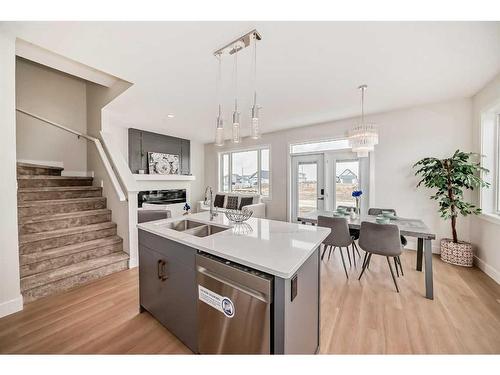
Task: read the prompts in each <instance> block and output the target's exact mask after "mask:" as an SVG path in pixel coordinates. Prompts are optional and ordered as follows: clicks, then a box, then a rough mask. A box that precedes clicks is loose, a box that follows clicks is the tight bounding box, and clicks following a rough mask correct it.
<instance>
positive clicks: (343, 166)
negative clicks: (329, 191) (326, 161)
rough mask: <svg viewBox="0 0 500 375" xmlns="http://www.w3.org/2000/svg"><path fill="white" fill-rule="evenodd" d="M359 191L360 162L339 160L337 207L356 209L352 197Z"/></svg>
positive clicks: (336, 179) (336, 169)
mask: <svg viewBox="0 0 500 375" xmlns="http://www.w3.org/2000/svg"><path fill="white" fill-rule="evenodd" d="M357 189H359V160H337V161H336V162H335V205H336V206H337V207H338V206H347V207H356V199H355V198H354V197H353V196H352V192H353V191H354V190H357Z"/></svg>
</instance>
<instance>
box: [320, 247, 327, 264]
mask: <svg viewBox="0 0 500 375" xmlns="http://www.w3.org/2000/svg"><path fill="white" fill-rule="evenodd" d="M327 248H328V246H326V245H325V246H324V247H323V254H321V260H323V258H324V257H325V253H326V249H327Z"/></svg>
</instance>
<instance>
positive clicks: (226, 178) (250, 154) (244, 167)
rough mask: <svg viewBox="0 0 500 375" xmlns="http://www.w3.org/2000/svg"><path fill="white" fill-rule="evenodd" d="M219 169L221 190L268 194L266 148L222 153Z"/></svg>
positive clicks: (267, 158) (268, 175)
mask: <svg viewBox="0 0 500 375" xmlns="http://www.w3.org/2000/svg"><path fill="white" fill-rule="evenodd" d="M219 171H220V172H219V173H220V179H219V181H220V190H221V191H224V192H235V193H243V194H259V195H262V196H269V195H270V182H271V179H270V177H271V176H270V168H269V149H268V148H260V149H256V150H245V151H234V152H227V153H222V154H220V158H219ZM229 171H231V173H229Z"/></svg>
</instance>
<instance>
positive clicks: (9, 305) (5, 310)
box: [0, 294, 23, 318]
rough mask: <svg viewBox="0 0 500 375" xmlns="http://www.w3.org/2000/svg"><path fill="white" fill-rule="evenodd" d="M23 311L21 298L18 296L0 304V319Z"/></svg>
mask: <svg viewBox="0 0 500 375" xmlns="http://www.w3.org/2000/svg"><path fill="white" fill-rule="evenodd" d="M22 309H23V296H22V295H21V294H20V295H19V296H17V297H16V298H14V299H11V300H9V301H5V302H2V303H0V318H1V317H4V316H7V315H10V314H13V313H15V312H18V311H21V310H22Z"/></svg>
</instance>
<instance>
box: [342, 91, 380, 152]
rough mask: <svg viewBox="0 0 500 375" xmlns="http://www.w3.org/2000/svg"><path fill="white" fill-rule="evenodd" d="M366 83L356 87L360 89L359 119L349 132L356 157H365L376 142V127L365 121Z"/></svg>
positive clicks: (350, 142)
mask: <svg viewBox="0 0 500 375" xmlns="http://www.w3.org/2000/svg"><path fill="white" fill-rule="evenodd" d="M367 87H368V86H367V85H361V86H359V87H358V89H359V90H361V121H360V122H359V123H358V124H356V125H354V127H353V128H352V129H351V131H350V132H349V144H350V146H351V148H352V151H353V152H356V153H357V154H358V157H360V158H362V157H367V156H368V155H369V153H370V152H371V151H373V150H374V149H375V145H377V144H378V128H377V126H376V125H375V124H373V123H367V122H365V91H366V89H367Z"/></svg>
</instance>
